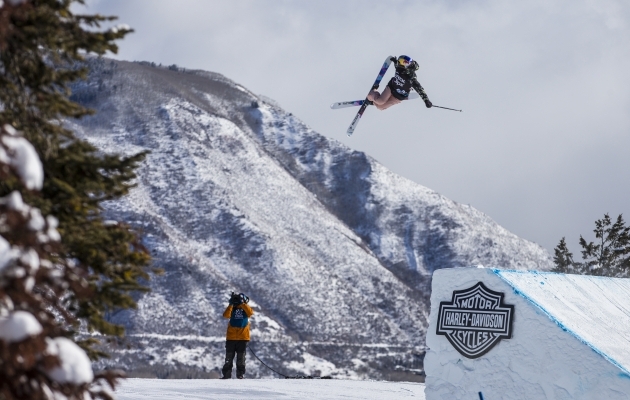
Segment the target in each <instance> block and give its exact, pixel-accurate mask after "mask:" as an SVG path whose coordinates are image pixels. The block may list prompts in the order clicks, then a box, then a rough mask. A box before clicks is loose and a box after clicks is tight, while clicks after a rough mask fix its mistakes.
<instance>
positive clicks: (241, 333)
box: [223, 303, 254, 340]
mask: <svg viewBox="0 0 630 400" xmlns="http://www.w3.org/2000/svg"><path fill="white" fill-rule="evenodd" d="M232 308H233V306H232V305H231V304H230V305H229V306H228V307H227V308H226V309H225V311H224V312H223V318H228V319H229V318H230V316H231V315H232ZM236 308H241V309H243V311H245V315H247V318H249V317H251V316H252V315H254V310H252V308H251V307H250V306H248V305H247V304H245V303H243V304H240V305H238V306H236ZM225 339H226V340H249V322H247V325H245V327H244V328H237V327H234V326H232V325H230V323H229V322H228V327H227V334H226V335H225Z"/></svg>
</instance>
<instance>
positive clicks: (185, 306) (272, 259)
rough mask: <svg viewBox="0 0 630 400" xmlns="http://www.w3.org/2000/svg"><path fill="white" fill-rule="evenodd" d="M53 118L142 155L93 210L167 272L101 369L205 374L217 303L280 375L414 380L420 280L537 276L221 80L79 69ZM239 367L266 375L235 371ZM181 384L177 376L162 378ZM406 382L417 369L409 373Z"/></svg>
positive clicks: (491, 231) (427, 202)
mask: <svg viewBox="0 0 630 400" xmlns="http://www.w3.org/2000/svg"><path fill="white" fill-rule="evenodd" d="M91 66H92V73H91V75H90V77H89V80H88V81H87V82H81V83H79V84H77V85H76V86H75V87H74V89H73V98H74V99H75V100H77V101H80V102H82V103H83V104H85V105H87V106H89V107H92V108H95V109H96V110H97V114H96V115H95V116H93V117H89V118H85V119H83V120H81V121H78V122H77V121H72V122H70V123H69V125H70V126H71V127H72V128H73V129H74V130H76V131H77V133H79V134H80V135H81V136H82V137H85V138H86V139H88V140H89V141H90V142H92V143H94V144H95V145H96V146H98V147H99V148H100V149H102V150H103V151H104V152H117V153H123V154H133V153H135V152H138V151H142V150H149V151H150V154H149V155H148V157H147V160H146V162H145V163H144V164H143V165H142V167H141V168H140V170H139V176H140V177H139V180H138V186H137V188H136V189H134V190H133V191H132V193H131V194H130V196H128V197H127V198H125V199H124V200H122V201H120V202H116V203H112V204H109V205H108V208H107V213H108V214H110V216H111V218H121V219H124V220H126V221H127V222H129V223H131V224H132V225H134V226H136V227H138V228H140V229H142V231H143V232H144V238H145V244H146V245H147V247H148V248H149V249H150V250H151V252H152V254H153V257H154V260H155V263H156V265H157V266H160V267H162V268H164V269H165V270H166V274H165V275H164V276H163V277H158V278H155V279H153V280H152V281H151V287H152V289H153V291H152V292H151V293H149V294H147V295H144V296H142V297H141V298H139V302H138V310H137V312H119V313H117V314H114V315H112V317H111V319H112V320H113V321H116V322H119V323H122V324H124V325H125V326H126V327H127V329H128V332H129V333H130V335H129V338H128V342H127V343H120V346H119V347H116V348H112V350H113V351H114V358H113V359H112V361H111V364H113V365H118V366H122V367H123V368H126V369H128V370H133V371H134V372H135V373H137V374H146V375H147V376H156V375H157V376H161V377H166V376H170V377H173V376H180V375H181V374H184V375H182V376H210V375H216V373H217V372H216V371H217V367H218V366H219V365H220V364H221V361H222V358H223V354H222V353H223V349H222V345H223V343H222V337H223V335H224V332H225V326H226V323H225V321H224V320H222V318H221V313H222V312H223V309H224V307H225V306H226V302H227V298H228V294H229V292H230V291H232V290H234V291H237V292H240V291H243V292H246V293H247V294H248V295H250V297H251V298H252V300H253V306H254V310H255V311H256V313H257V314H256V316H255V317H254V318H252V328H253V335H252V337H253V341H252V346H253V347H255V349H256V351H257V353H259V355H261V356H262V357H264V358H265V359H266V360H268V361H269V363H270V364H272V365H273V366H274V367H276V368H278V369H282V370H283V371H285V372H288V373H303V374H304V373H306V374H322V375H325V374H332V375H334V376H344V377H350V378H365V377H379V378H386V379H402V378H405V379H413V378H414V376H415V374H417V373H418V372H420V371H422V357H423V353H424V336H425V331H426V327H427V318H428V307H429V306H428V304H429V303H428V299H429V284H430V277H431V274H432V272H433V271H434V270H436V269H439V268H450V267H457V266H465V265H471V264H480V263H481V264H484V265H490V266H496V267H501V268H510V269H533V268H536V269H543V270H544V269H547V268H549V266H550V265H551V261H550V257H549V255H548V253H547V252H546V251H545V250H544V249H542V248H541V247H540V246H537V245H535V244H533V243H530V242H527V241H525V240H522V239H520V238H518V237H516V236H515V235H513V234H511V233H510V232H507V231H506V230H505V229H503V228H501V227H500V226H498V225H497V224H496V223H495V222H494V221H492V220H491V219H490V218H488V217H487V216H485V215H484V214H483V213H481V212H479V211H477V210H475V209H473V208H471V207H469V206H463V205H460V204H457V203H455V202H453V201H450V200H448V199H446V198H444V197H443V196H441V195H439V194H438V193H435V192H434V191H432V190H430V189H427V188H424V187H422V186H420V185H417V184H415V183H413V182H410V181H409V180H406V179H403V178H401V177H399V176H397V175H395V174H393V173H391V172H390V171H388V170H387V169H385V168H384V167H383V166H382V165H380V164H378V163H377V162H376V161H375V160H373V159H372V158H370V157H369V156H367V155H365V154H363V153H359V152H355V151H352V150H350V149H348V148H347V147H345V146H343V145H341V144H340V143H338V142H336V141H333V140H330V139H327V138H325V137H323V136H321V135H319V134H317V133H316V132H313V131H312V130H311V129H310V128H308V127H307V126H306V125H304V124H303V123H302V122H301V121H299V120H298V119H297V118H296V117H295V116H293V115H291V114H289V113H287V112H285V111H283V110H282V109H280V108H279V107H278V106H277V105H274V104H272V102H271V101H268V100H265V99H264V98H263V97H261V96H256V95H254V94H252V93H250V92H249V91H247V90H246V89H245V88H243V87H241V86H239V85H237V84H235V83H234V82H232V81H230V80H228V79H226V78H225V77H223V76H221V75H218V74H213V73H208V72H201V71H181V70H179V71H175V70H168V69H165V68H156V67H153V66H151V65H149V64H147V63H127V62H114V61H110V60H92V61H91ZM248 365H249V368H250V370H249V374H252V375H254V376H269V374H270V373H269V372H268V371H266V370H265V369H264V367H261V366H260V365H259V364H257V363H252V362H250V363H249V364H248ZM178 374H180V375H178ZM416 377H417V376H416Z"/></svg>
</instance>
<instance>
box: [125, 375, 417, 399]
mask: <svg viewBox="0 0 630 400" xmlns="http://www.w3.org/2000/svg"><path fill="white" fill-rule="evenodd" d="M116 395H117V398H118V400H145V399H156V400H180V399H187V400H201V399H311V400H315V399H362V400H371V399H374V400H381V399H407V398H414V399H419V400H424V384H422V383H410V382H384V381H348V380H337V379H325V380H319V379H317V380H307V379H295V380H293V379H244V380H234V379H232V380H220V379H193V380H191V379H186V380H179V379H127V380H125V381H123V383H122V384H121V385H120V387H119V388H118V390H116Z"/></svg>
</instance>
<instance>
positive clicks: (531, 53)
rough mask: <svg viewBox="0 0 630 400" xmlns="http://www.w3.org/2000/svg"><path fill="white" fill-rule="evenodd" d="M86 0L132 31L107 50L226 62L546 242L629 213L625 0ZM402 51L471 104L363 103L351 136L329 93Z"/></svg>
mask: <svg viewBox="0 0 630 400" xmlns="http://www.w3.org/2000/svg"><path fill="white" fill-rule="evenodd" d="M87 4H88V10H89V11H90V12H99V13H102V14H106V15H117V16H119V18H120V19H119V22H121V23H127V24H129V25H130V26H131V27H132V28H134V29H135V33H133V34H130V35H129V36H128V37H127V38H126V39H125V40H123V41H121V42H120V43H119V44H120V52H119V54H118V56H116V58H118V59H123V60H130V61H134V60H136V61H140V60H145V61H154V62H156V63H162V64H166V65H170V64H177V65H179V66H182V67H186V68H192V69H203V70H208V71H214V72H219V73H222V74H224V75H225V76H226V77H228V78H230V79H232V80H234V81H235V82H237V83H239V84H241V85H243V86H245V87H247V88H248V89H250V90H252V91H253V92H255V93H258V94H262V95H265V96H267V97H269V98H272V99H274V100H276V101H277V102H278V103H279V104H280V105H281V106H282V107H283V108H284V109H286V110H287V111H289V112H292V113H294V114H295V115H296V116H298V117H299V118H300V119H302V120H303V121H304V122H305V123H306V124H308V125H309V126H311V127H312V128H313V129H314V130H316V131H318V132H319V133H321V134H323V135H326V136H327V137H330V138H333V139H336V140H339V141H341V142H343V143H345V144H346V145H348V146H349V147H351V148H353V149H357V150H360V151H364V152H366V153H367V154H369V155H370V156H372V157H374V158H375V159H377V160H378V161H379V162H381V163H382V164H384V165H385V166H386V167H388V168H389V169H391V170H393V171H394V172H396V173H398V174H400V175H402V176H405V177H407V178H409V179H411V180H413V181H415V182H417V183H419V184H421V185H424V186H427V187H429V188H431V189H434V190H436V191H438V192H440V193H441V194H443V195H445V196H447V197H449V198H451V199H453V200H455V201H458V202H460V203H464V204H470V205H472V206H473V207H475V208H477V209H479V210H481V211H483V212H484V213H486V214H487V215H489V216H490V217H492V218H493V219H494V220H496V221H497V222H498V223H499V224H501V225H503V226H504V227H506V228H507V229H509V230H510V231H512V232H514V233H515V234H517V235H519V236H521V237H523V238H526V239H529V240H531V241H534V242H536V243H539V244H541V245H543V246H544V247H546V248H547V249H549V250H550V251H552V250H553V248H554V247H555V246H556V245H557V243H558V241H559V240H560V238H562V237H563V236H566V238H567V241H568V243H569V246H570V248H571V249H572V250H573V251H574V252H575V253H578V250H579V249H578V246H577V240H578V238H579V235H580V234H582V235H584V236H585V238H587V239H589V240H592V239H593V236H592V230H593V228H594V221H595V220H596V219H598V218H601V217H603V215H604V213H610V214H611V216H613V217H616V216H617V215H618V214H620V213H625V214H624V216H625V217H626V219H627V220H630V212H629V211H630V204H629V202H628V200H629V198H630V185H629V183H630V157H629V151H630V72H629V71H630V2H629V1H627V0H528V1H520V0H513V1H506V0H497V1H484V0H479V1H462V0H451V1H449V0H441V1H415V0H414V1H412V0H408V1H405V0H399V1H391V0H388V1H383V0H381V1H372V0H312V1H306V0H292V1H288V0H287V1H285V0H224V1H218V0H178V1H171V0H169V1H166V0H88V3H87ZM400 54H407V55H409V56H411V57H413V58H415V59H416V60H417V61H418V62H419V64H420V70H419V71H418V79H419V81H420V83H421V84H422V85H423V86H424V88H425V90H426V92H427V94H428V95H429V98H430V99H431V101H433V103H434V104H437V105H442V106H446V107H452V108H461V109H463V110H464V112H463V113H457V112H452V111H447V110H440V109H435V108H434V109H430V110H429V109H426V108H425V106H424V104H423V103H422V101H420V100H414V101H409V102H408V103H403V104H401V105H399V106H396V107H394V108H392V109H389V110H386V111H378V110H376V109H375V108H373V107H371V108H369V109H368V110H367V111H366V113H365V115H364V116H363V118H362V121H361V122H360V124H359V126H358V128H357V130H356V132H355V134H354V136H353V137H351V138H348V137H346V135H345V131H346V129H347V127H348V125H349V124H350V122H351V120H352V118H353V117H354V114H355V112H356V110H353V109H342V110H330V108H329V106H330V104H331V103H333V102H335V101H342V100H356V99H362V98H364V97H365V95H366V94H367V92H368V90H369V88H370V86H371V84H372V82H373V81H374V79H375V77H376V74H377V72H378V70H379V68H380V66H381V64H382V62H383V60H384V59H385V57H386V56H388V55H395V56H397V55H400ZM389 76H391V72H390V73H389V74H388V75H387V76H386V79H388V78H389ZM382 87H384V85H383V86H382ZM576 256H577V254H576Z"/></svg>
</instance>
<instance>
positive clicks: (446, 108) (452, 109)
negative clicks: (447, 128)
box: [432, 104, 462, 112]
mask: <svg viewBox="0 0 630 400" xmlns="http://www.w3.org/2000/svg"><path fill="white" fill-rule="evenodd" d="M432 107H437V108H443V109H445V110H451V111H459V112H462V110H456V109H454V108H448V107H442V106H436V105H435V104H434V105H433V106H432Z"/></svg>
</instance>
